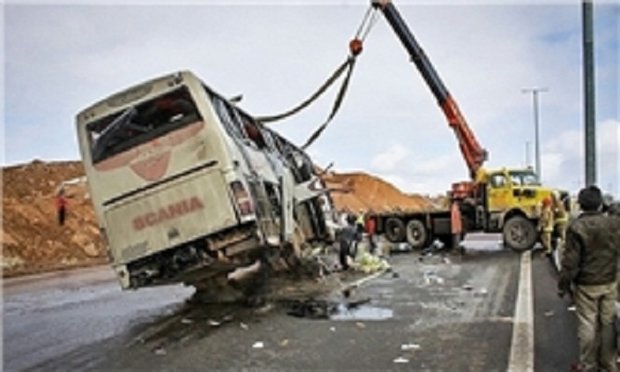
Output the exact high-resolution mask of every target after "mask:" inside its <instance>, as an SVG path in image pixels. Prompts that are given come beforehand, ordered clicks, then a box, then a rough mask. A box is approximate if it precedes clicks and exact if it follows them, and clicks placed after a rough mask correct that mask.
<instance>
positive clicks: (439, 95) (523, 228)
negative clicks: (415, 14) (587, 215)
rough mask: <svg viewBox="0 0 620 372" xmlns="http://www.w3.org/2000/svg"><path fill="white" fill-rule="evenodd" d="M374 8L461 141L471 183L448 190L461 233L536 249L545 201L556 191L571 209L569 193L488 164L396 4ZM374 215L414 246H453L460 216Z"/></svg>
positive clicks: (393, 237) (378, 1) (382, 1)
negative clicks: (497, 237) (487, 235)
mask: <svg viewBox="0 0 620 372" xmlns="http://www.w3.org/2000/svg"><path fill="white" fill-rule="evenodd" d="M372 6H373V7H374V8H375V9H379V10H381V12H382V13H383V15H384V16H385V18H386V20H387V21H388V23H389V25H390V26H391V27H392V29H393V30H394V32H395V33H396V35H397V36H398V38H399V39H400V41H401V43H402V44H403V46H404V47H405V49H406V50H407V52H408V53H409V55H410V57H411V60H412V61H413V63H414V64H415V65H416V67H417V69H418V70H419V72H420V73H421V75H422V77H423V78H424V81H425V82H426V84H427V85H428V87H429V88H430V89H431V91H432V93H433V95H434V96H435V98H436V99H437V103H438V104H439V106H440V107H441V109H442V111H443V113H444V114H445V116H446V119H447V120H448V124H449V126H450V127H451V128H452V130H453V131H454V133H455V135H456V138H457V140H458V143H459V148H460V150H461V153H462V155H463V158H464V159H465V162H466V164H467V167H468V169H469V171H470V175H471V180H469V181H464V182H458V183H454V184H453V185H452V190H451V191H450V193H449V194H450V200H451V203H456V204H457V206H458V210H459V211H460V218H461V221H460V222H461V225H462V227H463V228H462V233H463V234H466V233H467V232H476V231H480V232H489V233H502V235H503V240H504V244H505V245H506V246H508V247H510V248H512V249H514V250H517V251H522V250H526V249H530V248H532V247H533V246H534V244H536V242H537V241H538V240H539V232H538V228H537V226H538V220H539V218H540V205H541V202H542V200H543V199H544V198H547V197H550V196H551V194H552V193H555V192H557V193H558V194H559V197H560V198H561V199H562V200H564V202H565V204H566V206H567V208H568V207H569V204H570V203H569V200H568V193H567V192H564V191H559V190H554V189H552V188H549V187H546V186H543V185H541V184H540V181H539V179H538V177H537V175H536V174H535V173H534V171H533V170H532V169H531V168H525V169H511V168H501V169H495V170H487V169H485V168H483V163H484V162H485V161H486V159H487V157H488V156H487V151H486V150H485V149H484V148H482V147H481V146H480V144H479V143H478V141H477V139H476V137H475V135H474V133H473V132H472V131H471V129H470V128H469V125H468V124H467V122H466V120H465V118H464V117H463V115H462V114H461V112H460V110H459V108H458V105H457V103H456V101H455V99H454V98H453V97H452V96H451V95H450V93H449V92H448V90H447V89H446V87H445V85H444V84H443V82H442V80H441V79H440V77H439V75H438V74H437V71H436V70H435V68H434V67H433V65H432V64H431V62H430V60H429V58H428V57H427V56H426V54H425V53H424V51H423V50H422V48H421V46H420V45H419V44H418V42H417V41H416V39H415V37H414V36H413V34H412V33H411V31H410V29H409V27H408V26H407V24H406V23H405V21H404V20H403V18H402V17H401V15H400V14H399V12H398V10H397V9H396V7H395V6H394V4H393V3H392V2H391V1H389V0H373V1H372ZM375 217H376V218H377V228H378V232H379V233H384V234H385V236H386V238H387V239H388V240H389V241H391V242H404V241H407V242H408V243H409V244H410V245H411V246H412V247H413V248H421V247H424V246H426V245H428V244H430V243H431V242H432V241H434V240H435V239H439V240H440V241H442V242H444V243H445V244H448V243H449V241H450V240H449V239H451V236H452V234H453V229H452V226H453V224H454V221H452V220H453V219H454V218H455V217H454V214H453V213H452V214H451V213H450V210H436V211H419V212H393V213H383V214H380V215H377V216H375Z"/></svg>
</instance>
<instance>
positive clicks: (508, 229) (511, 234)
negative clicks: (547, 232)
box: [502, 216, 538, 252]
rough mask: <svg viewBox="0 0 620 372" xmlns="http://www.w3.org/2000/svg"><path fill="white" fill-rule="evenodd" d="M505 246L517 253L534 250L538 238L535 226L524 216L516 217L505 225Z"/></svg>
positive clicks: (503, 232)
mask: <svg viewBox="0 0 620 372" xmlns="http://www.w3.org/2000/svg"><path fill="white" fill-rule="evenodd" d="M502 234H503V236H504V245H506V246H507V247H509V248H512V249H513V250H515V251H517V252H522V251H525V250H528V249H532V247H534V244H536V239H537V238H538V236H537V232H536V227H535V226H534V224H533V223H532V222H531V221H530V220H528V219H527V218H525V217H523V216H514V217H512V218H510V219H509V220H508V221H506V223H504V228H503V230H502Z"/></svg>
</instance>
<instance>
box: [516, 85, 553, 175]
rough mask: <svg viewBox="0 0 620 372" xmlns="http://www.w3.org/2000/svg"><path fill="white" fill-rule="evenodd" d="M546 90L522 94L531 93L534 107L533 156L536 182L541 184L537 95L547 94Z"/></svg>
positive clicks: (528, 90) (524, 91)
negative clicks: (536, 176)
mask: <svg viewBox="0 0 620 372" xmlns="http://www.w3.org/2000/svg"><path fill="white" fill-rule="evenodd" d="M548 91H549V90H548V89H547V88H524V89H521V92H523V93H532V104H533V106H534V156H535V159H536V174H537V175H538V180H539V181H540V182H542V168H541V166H540V125H539V120H538V93H543V92H548Z"/></svg>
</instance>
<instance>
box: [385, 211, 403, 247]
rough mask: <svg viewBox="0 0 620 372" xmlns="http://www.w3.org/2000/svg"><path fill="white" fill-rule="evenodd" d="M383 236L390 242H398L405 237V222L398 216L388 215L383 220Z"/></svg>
mask: <svg viewBox="0 0 620 372" xmlns="http://www.w3.org/2000/svg"><path fill="white" fill-rule="evenodd" d="M385 238H386V239H387V240H388V241H389V242H390V243H400V242H402V241H403V239H405V224H404V223H403V221H401V219H400V218H396V217H390V218H388V219H387V220H386V221H385Z"/></svg>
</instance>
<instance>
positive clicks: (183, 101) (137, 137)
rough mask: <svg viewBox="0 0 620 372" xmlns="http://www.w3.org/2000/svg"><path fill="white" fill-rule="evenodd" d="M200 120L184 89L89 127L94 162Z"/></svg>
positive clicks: (91, 124) (189, 96) (140, 104)
mask: <svg viewBox="0 0 620 372" xmlns="http://www.w3.org/2000/svg"><path fill="white" fill-rule="evenodd" d="M199 120H201V117H200V114H199V113H198V110H197V109H196V105H195V103H194V101H193V100H192V98H191V95H190V94H189V91H188V90H187V88H185V87H182V88H180V89H177V90H175V91H172V92H170V93H166V94H164V95H162V96H159V97H156V98H154V99H151V100H149V101H145V102H141V103H139V104H137V105H135V106H130V107H129V108H126V109H125V110H123V111H120V112H117V113H114V114H112V115H109V116H107V117H105V118H103V119H100V120H98V121H95V122H93V123H90V124H88V125H87V127H86V128H87V132H88V136H89V143H90V148H91V153H92V159H93V163H97V162H100V161H102V160H104V159H107V158H109V157H110V156H112V155H115V154H118V153H120V152H123V151H126V150H128V149H130V148H132V147H135V146H137V145H140V144H142V143H145V142H147V141H150V140H152V139H153V138H156V137H159V136H162V135H164V134H166V133H168V132H170V131H172V130H175V129H178V128H181V127H183V126H185V125H187V124H190V123H193V122H196V121H199Z"/></svg>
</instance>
